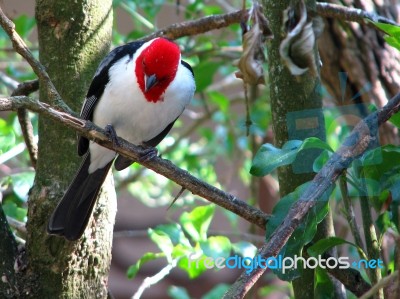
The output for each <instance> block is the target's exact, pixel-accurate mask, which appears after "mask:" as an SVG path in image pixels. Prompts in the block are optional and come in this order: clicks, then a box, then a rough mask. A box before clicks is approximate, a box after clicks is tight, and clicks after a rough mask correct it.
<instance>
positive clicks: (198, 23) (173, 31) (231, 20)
mask: <svg viewBox="0 0 400 299" xmlns="http://www.w3.org/2000/svg"><path fill="white" fill-rule="evenodd" d="M316 13H317V14H319V15H320V16H321V17H326V18H335V19H339V20H343V21H347V22H357V23H365V19H368V20H371V21H373V22H381V23H387V24H391V25H395V26H400V25H399V24H397V23H396V22H395V21H393V20H390V19H388V18H385V17H382V16H379V15H377V14H376V13H374V12H367V11H365V10H362V9H359V8H352V7H345V6H341V5H337V4H331V3H325V2H322V3H321V2H319V3H317V4H316ZM247 16H248V10H245V11H243V10H237V11H234V12H230V13H226V14H221V15H212V16H206V17H203V18H200V19H197V20H193V21H186V22H181V23H176V24H173V25H171V26H168V27H165V28H163V29H160V30H158V31H155V32H154V33H152V34H150V35H147V36H145V37H143V38H142V39H140V40H150V39H152V38H155V37H160V36H164V37H167V38H170V39H177V38H180V37H183V36H191V35H197V34H201V33H206V32H208V31H211V30H215V29H220V28H224V27H228V26H229V25H232V24H237V23H240V22H242V21H243V20H246V18H247Z"/></svg>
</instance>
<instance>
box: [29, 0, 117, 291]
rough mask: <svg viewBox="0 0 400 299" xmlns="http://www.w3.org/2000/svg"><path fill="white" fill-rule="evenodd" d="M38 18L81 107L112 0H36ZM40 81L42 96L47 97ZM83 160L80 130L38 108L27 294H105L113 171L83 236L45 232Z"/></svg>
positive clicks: (44, 44) (62, 78)
mask: <svg viewBox="0 0 400 299" xmlns="http://www.w3.org/2000/svg"><path fill="white" fill-rule="evenodd" d="M36 19H37V25H38V33H39V53H40V61H41V62H42V64H43V65H44V66H45V67H46V70H47V72H48V74H49V76H50V77H51V78H52V81H53V83H54V85H55V87H56V88H57V90H58V92H59V93H60V95H61V96H62V98H63V99H64V100H65V102H66V103H67V104H68V105H69V106H70V107H72V108H73V109H74V110H75V111H77V110H78V111H79V108H80V106H81V104H82V101H83V99H84V97H85V93H86V90H87V88H88V85H89V83H90V80H91V78H92V76H93V74H94V72H95V69H96V67H97V65H98V64H99V62H100V60H101V59H102V58H103V57H104V55H105V54H106V53H107V52H108V51H109V46H110V38H111V29H112V8H111V1H102V0H79V1H68V0H63V1H51V0H37V2H36ZM40 85H41V90H40V99H41V101H43V102H49V101H50V99H49V98H50V97H49V94H47V93H46V90H45V88H43V87H44V86H42V84H40ZM43 85H44V84H43ZM78 166H79V158H78V155H77V153H76V136H75V133H74V132H73V131H72V130H69V129H66V128H65V127H63V126H61V125H60V124H57V123H56V122H54V121H52V120H49V119H48V118H43V117H40V116H39V144H38V161H37V169H36V177H35V183H34V186H33V188H32V190H31V194H30V198H29V206H28V223H27V230H28V236H27V242H26V250H27V259H28V268H27V274H28V275H29V276H30V279H31V285H30V289H28V290H26V294H25V295H26V296H27V297H28V296H31V297H33V298H106V297H107V277H108V270H109V267H110V262H111V244H112V229H113V224H114V218H115V213H116V202H115V201H116V200H115V191H114V189H113V186H112V185H111V180H112V178H111V177H109V178H108V179H107V180H106V182H105V184H104V186H103V191H102V194H101V195H100V198H99V200H98V204H97V206H96V207H95V209H94V217H92V219H91V221H90V223H89V227H88V228H87V230H86V232H85V234H84V236H83V237H82V238H81V239H80V240H79V241H77V242H68V241H66V240H64V239H62V238H59V237H53V236H49V235H47V233H46V226H47V222H48V219H49V217H50V214H51V212H52V210H53V209H54V207H55V205H56V204H57V202H58V201H59V200H60V198H61V196H62V195H63V193H64V191H65V189H66V188H67V187H68V184H69V183H70V181H71V178H72V177H73V175H74V173H75V171H76V170H77V168H78Z"/></svg>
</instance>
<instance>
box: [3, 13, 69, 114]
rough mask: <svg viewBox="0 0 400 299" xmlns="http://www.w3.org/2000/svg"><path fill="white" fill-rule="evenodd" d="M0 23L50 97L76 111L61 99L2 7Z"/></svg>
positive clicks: (61, 105)
mask: <svg viewBox="0 0 400 299" xmlns="http://www.w3.org/2000/svg"><path fill="white" fill-rule="evenodd" d="M0 25H1V27H3V29H4V31H5V32H6V33H7V34H8V36H9V37H10V40H11V42H12V45H13V48H14V49H15V51H16V52H17V53H18V54H20V55H21V56H22V57H23V58H24V59H25V60H26V61H27V62H28V63H29V65H30V66H31V67H32V69H33V71H34V72H35V74H36V75H37V76H38V78H39V80H40V84H43V86H45V87H46V91H47V93H48V95H49V99H51V100H52V102H53V103H54V104H55V105H57V106H58V107H60V108H62V109H64V110H65V111H68V112H69V113H71V114H73V113H74V112H73V111H72V110H71V109H70V108H69V107H68V106H67V105H66V104H65V103H64V102H63V101H62V100H61V97H60V95H59V93H58V91H57V90H56V88H55V87H54V84H53V82H51V80H50V77H49V75H48V74H47V72H46V70H45V68H44V66H43V65H42V64H41V63H40V62H39V61H38V60H37V59H36V58H35V57H34V56H33V54H32V52H31V51H30V50H29V48H28V46H27V45H26V44H25V42H24V41H23V39H22V38H21V37H20V36H19V34H18V33H17V32H16V31H15V24H14V23H13V22H12V21H11V20H10V19H9V18H7V16H6V15H5V14H4V12H3V10H2V9H1V7H0Z"/></svg>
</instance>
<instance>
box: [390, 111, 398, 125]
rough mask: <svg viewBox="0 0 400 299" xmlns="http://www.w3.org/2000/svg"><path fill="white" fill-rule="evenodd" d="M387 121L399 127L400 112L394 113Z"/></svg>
mask: <svg viewBox="0 0 400 299" xmlns="http://www.w3.org/2000/svg"><path fill="white" fill-rule="evenodd" d="M389 122H391V123H392V124H393V125H395V126H396V127H397V128H400V113H395V114H393V115H392V117H391V118H389Z"/></svg>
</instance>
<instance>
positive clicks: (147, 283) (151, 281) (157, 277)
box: [132, 259, 179, 299]
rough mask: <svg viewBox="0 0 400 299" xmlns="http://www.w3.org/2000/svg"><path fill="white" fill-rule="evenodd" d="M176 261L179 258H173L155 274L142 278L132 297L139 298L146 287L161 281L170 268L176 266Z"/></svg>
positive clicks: (133, 298)
mask: <svg viewBox="0 0 400 299" xmlns="http://www.w3.org/2000/svg"><path fill="white" fill-rule="evenodd" d="M178 261H179V259H174V260H172V261H171V263H169V264H168V265H166V266H165V267H164V268H162V269H161V271H160V272H158V273H157V274H156V275H153V276H150V277H146V278H145V279H144V280H143V282H142V284H141V285H140V287H139V289H138V290H137V291H136V293H135V294H134V295H133V296H132V299H139V298H140V297H141V296H142V294H143V292H144V291H145V290H146V289H148V288H149V287H151V286H152V285H155V284H156V283H158V282H159V281H161V280H162V279H163V278H164V277H165V276H167V275H168V274H169V273H170V272H171V270H172V269H174V268H175V267H176V265H177V264H178Z"/></svg>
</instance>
